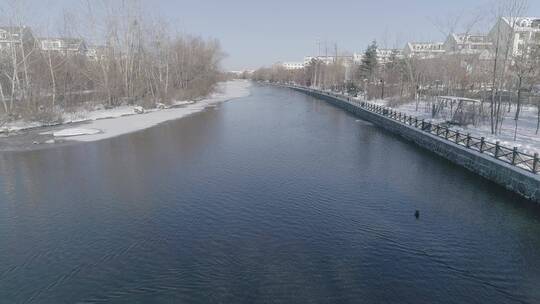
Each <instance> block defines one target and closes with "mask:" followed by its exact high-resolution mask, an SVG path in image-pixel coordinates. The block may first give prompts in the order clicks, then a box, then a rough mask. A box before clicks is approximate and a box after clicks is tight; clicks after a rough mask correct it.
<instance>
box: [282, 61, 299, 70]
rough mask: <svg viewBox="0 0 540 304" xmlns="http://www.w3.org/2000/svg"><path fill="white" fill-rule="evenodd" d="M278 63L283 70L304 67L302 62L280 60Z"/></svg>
mask: <svg viewBox="0 0 540 304" xmlns="http://www.w3.org/2000/svg"><path fill="white" fill-rule="evenodd" d="M278 65H280V66H282V67H283V68H284V69H285V70H288V71H291V70H301V69H303V68H304V63H303V62H280V63H278Z"/></svg>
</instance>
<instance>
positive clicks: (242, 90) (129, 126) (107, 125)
mask: <svg viewBox="0 0 540 304" xmlns="http://www.w3.org/2000/svg"><path fill="white" fill-rule="evenodd" d="M250 86H251V83H250V82H249V81H245V80H235V81H228V82H224V83H221V84H220V85H219V88H218V92H217V93H214V94H212V96H210V97H208V98H206V99H203V100H200V101H197V102H185V101H179V102H175V103H173V104H174V105H175V106H178V105H184V106H183V107H181V108H169V109H162V110H159V109H152V110H150V111H148V110H147V112H146V113H144V114H138V115H133V113H134V112H133V107H131V111H129V109H127V108H120V109H118V108H115V109H112V110H103V111H99V112H92V113H91V115H90V116H91V117H94V119H93V120H90V121H88V123H87V124H85V125H84V128H83V129H84V130H86V131H88V130H93V131H97V132H94V133H91V134H88V132H80V134H74V135H64V136H70V137H69V139H73V140H77V141H96V140H101V139H105V138H111V137H115V136H119V135H123V134H127V133H131V132H135V131H139V130H142V129H146V128H149V127H152V126H155V125H157V124H159V123H162V122H165V121H168V120H174V119H178V118H182V117H185V116H187V115H190V114H193V113H196V112H200V111H202V110H204V109H205V108H207V107H209V106H212V105H214V104H216V103H219V102H223V101H227V100H230V99H235V98H240V97H245V96H248V95H249V87H250ZM128 112H129V114H127V113H128ZM115 115H116V116H115ZM95 117H113V118H109V119H97V118H95ZM72 130H73V129H71V131H72ZM63 131H66V132H65V133H60V134H66V133H67V134H69V132H70V129H64V130H61V131H58V132H55V133H53V134H54V135H55V136H57V135H56V134H58V133H59V132H63ZM73 133H76V132H73Z"/></svg>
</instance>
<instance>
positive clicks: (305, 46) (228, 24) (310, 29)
mask: <svg viewBox="0 0 540 304" xmlns="http://www.w3.org/2000/svg"><path fill="white" fill-rule="evenodd" d="M11 1H13V0H0V5H1V6H0V7H5V4H7V3H8V2H11ZM89 1H90V3H92V2H94V3H97V2H98V1H100V0H89ZM112 1H114V0H112ZM141 1H142V2H143V3H144V6H145V10H146V11H147V12H149V13H150V14H152V15H153V16H154V17H155V16H159V18H163V19H166V20H168V21H169V23H170V25H171V27H173V28H174V29H175V30H177V31H179V32H186V33H191V34H196V35H201V36H203V37H211V38H217V39H219V40H220V41H221V43H222V46H223V49H224V50H225V51H226V52H227V53H228V57H227V59H226V60H225V62H224V68H225V69H227V70H236V69H243V68H257V67H259V66H262V65H270V64H272V63H274V62H276V61H280V60H283V61H300V60H302V58H303V56H305V55H309V54H315V53H316V52H317V45H316V41H317V40H318V39H320V40H322V41H324V40H327V41H328V43H329V48H330V45H332V48H333V43H337V44H338V47H339V49H340V50H348V51H350V52H354V51H361V50H363V49H365V47H366V46H367V44H368V43H369V42H370V41H372V40H373V39H376V40H377V41H378V42H379V44H382V45H386V46H387V47H393V46H399V47H402V46H403V45H404V44H405V42H406V41H408V40H429V39H435V40H444V37H443V34H442V33H441V30H439V29H438V28H437V26H435V25H434V24H435V23H439V24H441V25H442V24H445V23H449V22H446V21H445V20H447V19H448V16H459V15H464V17H462V19H463V22H465V21H467V20H470V19H471V15H476V14H477V13H478V12H482V11H483V13H480V15H483V16H484V20H483V22H482V23H481V24H480V25H479V26H478V29H482V28H485V27H487V26H488V25H489V24H492V23H493V22H492V21H493V20H492V17H491V13H490V12H489V10H490V8H489V7H490V3H493V2H492V1H489V0H451V1H449V0H446V1H436V0H407V1H400V0H376V1H371V0H369V1H368V0H332V1H318V0H317V1H314V0H311V1H309V0H295V1H293V0H288V1H285V0H273V1H257V0H228V1H227V0H221V1H220V0H154V1H150V0H148V1H146V0H141ZM26 2H29V4H30V6H31V7H32V8H31V12H29V14H30V15H31V16H32V18H30V19H31V20H32V22H33V23H35V25H34V26H37V27H43V25H44V24H54V25H55V26H56V28H57V29H58V28H60V24H61V23H62V15H63V14H62V11H63V10H77V8H78V7H79V6H80V5H81V4H80V2H85V1H80V0H26ZM528 11H529V14H528V15H535V16H540V0H531V1H530V5H529V10H528ZM473 12H474V13H473ZM451 19H455V18H451ZM450 23H452V22H450ZM49 26H50V25H49ZM441 27H443V28H444V27H446V28H447V26H441ZM323 49H324V47H323Z"/></svg>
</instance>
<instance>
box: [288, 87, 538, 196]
mask: <svg viewBox="0 0 540 304" xmlns="http://www.w3.org/2000/svg"><path fill="white" fill-rule="evenodd" d="M291 89H293V90H296V91H299V92H302V93H305V94H308V95H311V96H313V97H316V98H319V99H322V100H325V101H327V102H329V103H331V104H333V105H335V106H337V107H340V108H342V109H344V110H346V111H348V112H350V113H353V114H354V115H356V116H357V117H359V118H361V119H363V120H366V121H369V122H371V123H373V124H375V125H377V126H379V127H382V128H384V129H386V130H388V131H390V132H392V133H395V134H397V135H400V136H401V137H403V138H405V139H407V140H410V141H412V142H414V143H416V144H417V145H419V146H420V147H423V148H425V149H428V150H429V151H432V152H434V153H436V154H438V155H440V156H442V157H444V158H446V159H448V160H450V161H452V162H453V163H455V164H458V165H460V166H462V167H464V168H467V169H468V170H470V171H472V172H474V173H476V174H478V175H480V176H483V177H484V178H487V179H489V180H491V181H493V182H495V183H497V184H499V185H501V186H503V187H505V188H506V189H508V190H510V191H513V192H515V193H517V194H519V195H521V196H523V197H525V198H527V199H529V200H531V201H533V202H536V203H540V176H539V175H538V174H534V173H532V172H527V171H525V170H521V169H520V168H517V167H515V166H512V165H510V164H507V163H504V162H502V161H499V160H497V159H495V158H493V157H489V156H487V155H485V154H482V153H480V152H477V151H474V150H471V149H467V148H465V147H463V146H460V145H458V144H455V143H452V142H450V141H448V140H444V139H441V138H439V137H437V136H435V135H433V134H430V133H427V132H423V131H421V130H419V129H417V128H414V127H411V126H409V125H407V124H404V123H402V122H399V121H396V120H393V119H390V118H388V117H385V116H383V115H380V114H377V113H374V112H371V111H369V110H367V109H364V108H362V107H361V106H360V105H359V104H356V103H355V102H352V101H348V100H347V99H345V98H342V97H339V96H332V95H328V94H325V93H322V92H318V91H313V90H307V89H303V88H298V87H291Z"/></svg>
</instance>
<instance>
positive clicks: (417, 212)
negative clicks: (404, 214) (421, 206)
mask: <svg viewBox="0 0 540 304" xmlns="http://www.w3.org/2000/svg"><path fill="white" fill-rule="evenodd" d="M414 217H415V218H417V219H418V218H419V217H420V211H418V210H416V211H415V212H414Z"/></svg>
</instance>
